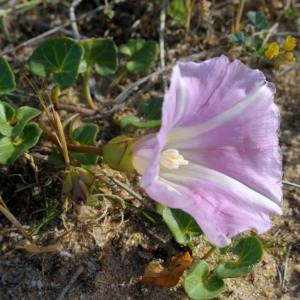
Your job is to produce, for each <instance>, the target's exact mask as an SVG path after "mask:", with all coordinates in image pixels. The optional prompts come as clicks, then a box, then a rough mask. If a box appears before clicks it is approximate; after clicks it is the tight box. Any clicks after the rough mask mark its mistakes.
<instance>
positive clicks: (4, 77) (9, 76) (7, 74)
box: [0, 56, 16, 94]
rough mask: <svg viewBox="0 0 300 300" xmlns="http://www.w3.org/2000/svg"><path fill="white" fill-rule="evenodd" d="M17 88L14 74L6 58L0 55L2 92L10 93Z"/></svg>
mask: <svg viewBox="0 0 300 300" xmlns="http://www.w3.org/2000/svg"><path fill="white" fill-rule="evenodd" d="M15 88H16V82H15V77H14V74H13V72H12V70H11V68H10V66H9V64H8V62H7V61H6V59H5V58H4V57H2V56H0V94H4V93H9V92H11V91H13V90H14V89H15Z"/></svg>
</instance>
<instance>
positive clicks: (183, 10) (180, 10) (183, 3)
mask: <svg viewBox="0 0 300 300" xmlns="http://www.w3.org/2000/svg"><path fill="white" fill-rule="evenodd" d="M168 14H169V16H170V17H172V18H173V19H174V20H175V21H176V22H177V23H179V24H181V25H183V24H184V23H185V20H186V17H187V14H188V1H187V0H172V1H171V3H170V6H169V10H168Z"/></svg>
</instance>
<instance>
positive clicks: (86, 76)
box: [83, 66, 97, 110]
mask: <svg viewBox="0 0 300 300" xmlns="http://www.w3.org/2000/svg"><path fill="white" fill-rule="evenodd" d="M90 76H91V66H88V67H87V69H86V71H85V72H84V74H83V96H84V99H85V100H86V102H87V104H88V106H89V107H90V108H91V109H94V110H96V109H97V106H96V105H95V103H94V101H93V99H92V96H91V92H90V86H89V80H90Z"/></svg>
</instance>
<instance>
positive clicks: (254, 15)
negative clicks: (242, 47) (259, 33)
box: [247, 11, 270, 29]
mask: <svg viewBox="0 0 300 300" xmlns="http://www.w3.org/2000/svg"><path fill="white" fill-rule="evenodd" d="M247 17H248V19H249V20H250V21H251V22H252V23H253V25H254V26H255V27H256V28H257V29H267V28H269V27H270V24H269V22H268V20H267V18H266V16H265V14H264V13H263V12H262V11H248V13H247Z"/></svg>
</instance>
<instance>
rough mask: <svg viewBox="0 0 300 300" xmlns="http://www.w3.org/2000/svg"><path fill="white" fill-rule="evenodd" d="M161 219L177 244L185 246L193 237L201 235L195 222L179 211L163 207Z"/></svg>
mask: <svg viewBox="0 0 300 300" xmlns="http://www.w3.org/2000/svg"><path fill="white" fill-rule="evenodd" d="M162 217H163V220H164V222H165V223H166V224H167V226H168V228H169V229H170V231H171V232H172V234H173V236H174V238H175V240H176V242H177V243H179V244H187V243H188V242H190V240H191V239H192V238H193V237H195V236H199V235H201V234H202V231H201V229H200V228H199V226H198V224H197V223H196V221H195V220H194V219H193V218H192V217H191V216H190V215H188V214H187V213H185V212H183V211H182V210H180V209H172V208H168V207H165V208H164V209H163V211H162Z"/></svg>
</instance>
